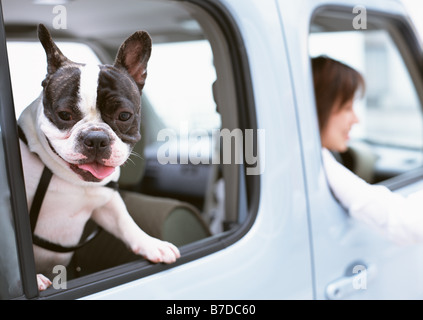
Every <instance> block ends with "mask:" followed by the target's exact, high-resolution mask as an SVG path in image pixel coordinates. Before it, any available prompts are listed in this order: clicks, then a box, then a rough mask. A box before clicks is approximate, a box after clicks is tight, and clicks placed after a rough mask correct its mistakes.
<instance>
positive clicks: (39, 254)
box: [18, 25, 180, 290]
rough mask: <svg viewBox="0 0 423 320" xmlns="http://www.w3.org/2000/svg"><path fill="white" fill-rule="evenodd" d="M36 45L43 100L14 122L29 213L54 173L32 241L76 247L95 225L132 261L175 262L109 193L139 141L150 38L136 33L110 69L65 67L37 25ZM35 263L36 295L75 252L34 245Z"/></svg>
mask: <svg viewBox="0 0 423 320" xmlns="http://www.w3.org/2000/svg"><path fill="white" fill-rule="evenodd" d="M38 37H39V39H40V42H41V44H42V45H43V47H44V50H45V52H46V55H47V64H48V67H47V75H46V78H45V79H44V81H43V82H42V86H43V91H42V93H41V95H40V96H39V98H38V99H36V100H35V101H34V102H33V103H32V104H31V105H29V106H28V107H27V108H26V109H25V110H24V111H23V113H22V114H21V116H20V117H19V120H18V125H19V127H20V128H21V130H22V131H23V135H24V139H21V141H20V147H21V154H22V163H23V170H24V177H25V188H26V193H27V200H28V207H29V208H30V207H31V205H32V204H33V202H34V198H35V193H36V190H37V186H38V185H39V182H40V179H41V176H42V173H43V170H44V169H45V168H46V167H47V168H48V169H49V170H50V171H51V173H52V176H51V180H50V183H49V184H48V188H47V191H46V193H45V196H44V199H43V201H42V205H41V208H40V210H39V213H38V218H37V221H36V227H35V228H34V230H33V235H34V237H37V238H39V239H43V241H45V242H48V243H53V244H56V245H58V246H73V245H75V244H78V243H79V241H80V239H81V236H82V234H83V230H84V227H85V225H86V223H87V221H88V220H89V219H92V220H94V221H95V222H96V223H97V224H98V225H99V226H100V227H102V228H103V229H105V230H107V231H108V232H110V233H111V234H113V235H114V236H116V237H117V238H119V239H121V240H122V241H123V242H124V243H125V244H126V245H127V246H128V247H129V249H130V250H132V251H133V252H134V253H135V254H138V255H141V256H143V257H145V258H146V259H148V260H150V261H152V262H154V263H173V262H175V261H176V260H177V259H178V258H179V257H180V253H179V250H178V249H177V248H176V247H175V246H174V245H172V244H170V243H168V242H165V241H161V240H158V239H155V238H152V237H150V236H149V235H147V234H146V233H145V232H144V231H142V230H141V229H140V228H139V227H138V225H136V223H135V222H134V221H133V219H132V218H131V216H130V215H129V213H128V211H127V209H126V207H125V204H124V202H123V200H122V198H121V197H120V195H119V192H117V191H116V190H115V189H112V188H109V187H107V186H106V185H108V184H109V183H110V182H113V181H117V180H118V178H119V172H120V169H119V167H120V166H121V165H122V164H124V163H125V162H126V161H127V159H128V157H129V155H130V154H131V152H132V149H133V147H134V145H135V143H136V142H137V141H139V140H140V138H141V136H140V133H139V128H140V120H141V119H140V109H141V92H142V89H143V87H144V83H145V80H146V76H147V62H148V60H149V58H150V53H151V38H150V36H149V35H148V33H146V32H144V31H138V32H135V33H134V34H133V35H132V36H130V37H129V38H128V39H127V40H126V41H125V42H124V43H123V44H122V45H121V47H120V48H119V51H118V54H117V56H116V60H115V62H114V64H113V65H89V64H82V63H76V62H73V61H71V60H69V59H68V58H67V57H65V56H64V55H63V54H62V52H61V51H60V50H59V48H58V47H57V45H56V44H55V43H54V41H53V40H52V38H51V36H50V33H49V31H48V30H47V28H46V27H45V26H44V25H39V27H38ZM22 140H26V141H25V142H24V141H22ZM105 250H107V248H105ZM34 255H35V263H36V268H37V273H38V274H37V282H38V288H39V290H45V289H47V287H48V286H50V285H51V281H50V280H49V277H50V278H51V277H52V270H53V268H54V266H56V265H63V266H67V265H68V264H69V262H70V260H71V258H72V255H73V252H66V253H63V252H55V251H52V250H49V249H46V248H44V247H42V246H38V245H36V244H34Z"/></svg>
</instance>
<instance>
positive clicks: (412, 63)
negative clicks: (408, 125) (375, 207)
mask: <svg viewBox="0 0 423 320" xmlns="http://www.w3.org/2000/svg"><path fill="white" fill-rule="evenodd" d="M322 13H324V14H325V15H331V16H333V15H335V17H336V18H337V19H342V20H344V21H349V22H351V21H353V19H354V17H355V16H354V14H353V7H352V6H344V5H322V6H319V7H317V8H316V9H315V10H314V11H313V14H312V16H311V18H310V28H309V35H310V34H311V33H312V31H311V26H312V25H313V21H315V19H316V17H318V16H322ZM366 14H367V23H368V24H369V21H370V20H372V21H370V24H371V25H376V26H377V27H379V29H383V30H385V31H386V32H387V34H388V35H389V36H390V37H391V39H392V42H393V44H394V45H395V46H396V48H397V49H398V52H399V54H400V56H401V58H402V59H403V62H404V65H405V67H406V71H407V72H408V73H409V75H410V79H411V81H412V83H413V85H414V87H415V90H416V94H417V98H418V100H419V103H420V107H421V111H422V117H423V59H422V57H423V47H422V44H421V41H420V40H419V39H418V37H417V34H416V32H413V30H412V27H411V25H410V24H411V22H410V21H409V20H407V19H406V17H405V16H402V15H397V14H392V13H388V12H381V11H378V10H375V9H366ZM340 16H342V18H339V17H340ZM337 31H347V30H343V29H342V30H337ZM349 31H355V32H360V31H359V30H354V29H353V27H352V24H351V29H349ZM422 120H423V118H422ZM422 152H423V150H422ZM422 176H423V167H421V168H418V169H414V170H410V171H407V172H405V173H402V174H399V175H397V176H395V177H392V178H389V179H387V180H384V181H381V182H379V183H377V184H380V185H384V186H386V187H388V188H389V189H391V190H392V191H395V190H399V189H401V188H405V187H407V186H409V185H411V184H413V183H415V182H417V181H418V180H419V179H420V178H421V177H422Z"/></svg>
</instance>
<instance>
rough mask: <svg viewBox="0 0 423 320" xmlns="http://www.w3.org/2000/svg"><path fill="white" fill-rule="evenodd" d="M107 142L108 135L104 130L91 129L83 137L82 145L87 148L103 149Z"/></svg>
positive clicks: (108, 139)
mask: <svg viewBox="0 0 423 320" xmlns="http://www.w3.org/2000/svg"><path fill="white" fill-rule="evenodd" d="M109 144H110V138H109V135H108V134H107V133H106V132H104V131H91V132H89V133H88V134H87V135H86V136H85V138H84V145H85V147H87V148H88V149H93V150H104V149H105V148H107V147H108V146H109Z"/></svg>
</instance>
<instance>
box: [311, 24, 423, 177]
mask: <svg viewBox="0 0 423 320" xmlns="http://www.w3.org/2000/svg"><path fill="white" fill-rule="evenodd" d="M334 44H336V45H334ZM309 50H310V51H309V52H310V56H311V57H315V56H318V55H327V56H329V57H331V58H334V59H336V60H339V61H341V62H344V63H346V64H347V65H350V66H351V67H353V68H355V69H356V70H358V71H360V72H361V73H362V74H363V76H364V78H365V81H366V92H365V97H364V98H363V99H360V100H357V101H356V102H355V107H354V108H355V111H356V113H357V116H358V117H359V121H360V122H359V123H358V124H356V125H355V126H354V127H353V129H352V131H351V137H352V140H351V148H350V149H351V150H352V149H354V150H355V151H356V154H358V155H359V156H361V159H364V157H367V155H364V153H366V152H367V153H369V152H370V153H371V154H370V153H369V154H370V158H371V159H372V160H371V161H370V162H369V163H368V165H372V164H371V163H373V168H372V175H373V178H372V179H370V180H372V181H371V182H377V181H381V180H384V179H387V178H390V177H393V176H395V175H397V174H400V173H403V172H405V171H408V170H411V169H414V168H417V167H419V166H421V165H422V153H421V150H422V148H423V122H422V114H421V105H420V101H419V99H418V96H417V93H416V89H415V86H414V84H413V82H412V80H411V77H410V74H409V72H408V70H407V68H406V65H405V63H404V60H403V58H402V56H401V55H400V53H399V50H398V48H397V46H396V44H395V43H394V42H393V40H392V38H391V37H390V35H389V34H388V32H386V31H385V30H368V31H364V30H360V31H345V32H316V33H312V34H311V35H310V41H309ZM354 147H356V148H354Z"/></svg>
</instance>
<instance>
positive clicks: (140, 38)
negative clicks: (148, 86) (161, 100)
mask: <svg viewBox="0 0 423 320" xmlns="http://www.w3.org/2000/svg"><path fill="white" fill-rule="evenodd" d="M150 55H151V38H150V36H149V34H148V33H147V32H145V31H138V32H135V33H134V34H133V35H132V36H130V37H129V38H128V39H126V40H125V42H124V43H123V44H122V45H121V46H120V48H119V51H118V54H117V56H116V60H115V64H114V65H115V67H117V68H123V69H125V70H126V71H127V72H128V73H129V74H130V75H131V77H132V78H133V79H134V80H135V82H136V84H137V86H138V89H139V90H140V92H141V90H142V88H143V87H144V84H145V79H146V78H147V63H148V60H149V59H150Z"/></svg>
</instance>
